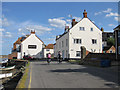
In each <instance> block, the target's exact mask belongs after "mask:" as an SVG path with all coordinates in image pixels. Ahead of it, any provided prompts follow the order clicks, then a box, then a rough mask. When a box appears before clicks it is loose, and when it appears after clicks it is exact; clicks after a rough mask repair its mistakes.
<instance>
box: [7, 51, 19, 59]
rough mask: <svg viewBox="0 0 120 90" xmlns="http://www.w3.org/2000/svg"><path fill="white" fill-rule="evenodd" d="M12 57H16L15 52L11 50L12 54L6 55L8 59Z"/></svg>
mask: <svg viewBox="0 0 120 90" xmlns="http://www.w3.org/2000/svg"><path fill="white" fill-rule="evenodd" d="M13 57H16V58H17V52H12V54H9V55H8V59H13Z"/></svg>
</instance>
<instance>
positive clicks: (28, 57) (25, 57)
mask: <svg viewBox="0 0 120 90" xmlns="http://www.w3.org/2000/svg"><path fill="white" fill-rule="evenodd" d="M23 59H24V60H31V59H33V57H31V56H28V55H26V56H24V57H23Z"/></svg>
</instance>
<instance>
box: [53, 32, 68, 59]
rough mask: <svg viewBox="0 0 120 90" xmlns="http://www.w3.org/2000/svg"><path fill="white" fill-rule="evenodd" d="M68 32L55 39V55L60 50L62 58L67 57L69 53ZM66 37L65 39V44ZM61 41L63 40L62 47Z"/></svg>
mask: <svg viewBox="0 0 120 90" xmlns="http://www.w3.org/2000/svg"><path fill="white" fill-rule="evenodd" d="M68 35H69V33H66V34H65V35H64V36H62V37H61V38H59V39H58V40H56V51H55V53H56V54H55V55H58V52H59V51H60V52H61V54H62V57H63V58H68V53H69V36H68ZM66 39H67V42H68V43H67V46H66ZM62 41H63V47H62Z"/></svg>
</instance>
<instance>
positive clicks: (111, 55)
mask: <svg viewBox="0 0 120 90" xmlns="http://www.w3.org/2000/svg"><path fill="white" fill-rule="evenodd" d="M91 58H98V59H109V60H115V53H89V54H88V55H87V56H86V58H85V59H84V60H89V59H91Z"/></svg>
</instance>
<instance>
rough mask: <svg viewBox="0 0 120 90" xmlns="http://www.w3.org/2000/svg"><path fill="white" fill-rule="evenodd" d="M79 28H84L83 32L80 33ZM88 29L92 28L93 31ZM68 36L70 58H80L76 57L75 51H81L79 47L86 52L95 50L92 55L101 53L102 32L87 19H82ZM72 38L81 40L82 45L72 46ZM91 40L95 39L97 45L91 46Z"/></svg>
mask: <svg viewBox="0 0 120 90" xmlns="http://www.w3.org/2000/svg"><path fill="white" fill-rule="evenodd" d="M79 27H84V28H85V30H84V31H82V30H80V29H79ZM90 28H93V31H91V30H90ZM69 34H70V35H69V38H70V39H69V45H70V46H69V47H70V51H69V52H70V57H71V58H80V57H76V51H81V49H80V47H81V46H84V47H85V48H86V50H88V51H90V52H91V49H92V50H96V51H95V52H94V53H102V32H101V31H100V29H98V28H97V27H96V26H95V25H94V24H93V23H92V22H91V21H90V20H89V19H88V18H83V19H82V20H81V21H80V22H79V23H77V24H76V25H75V26H74V27H72V28H71V29H70V31H69ZM74 38H78V39H82V43H81V44H74V43H73V42H74V41H73V40H74ZM92 39H97V44H92Z"/></svg>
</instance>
